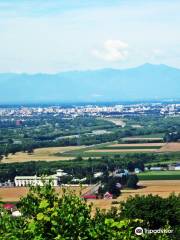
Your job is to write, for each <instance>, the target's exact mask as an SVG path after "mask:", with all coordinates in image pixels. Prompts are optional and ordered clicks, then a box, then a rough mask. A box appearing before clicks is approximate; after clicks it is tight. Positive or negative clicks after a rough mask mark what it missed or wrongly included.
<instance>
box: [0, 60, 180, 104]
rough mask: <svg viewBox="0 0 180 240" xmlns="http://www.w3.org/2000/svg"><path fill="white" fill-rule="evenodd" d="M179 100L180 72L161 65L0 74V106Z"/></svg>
mask: <svg viewBox="0 0 180 240" xmlns="http://www.w3.org/2000/svg"><path fill="white" fill-rule="evenodd" d="M179 98H180V69H177V68H173V67H170V66H167V65H162V64H160V65H153V64H144V65H141V66H139V67H135V68H128V69H100V70H87V71H69V72H60V73H56V74H45V73H38V74H25V73H22V74H17V73H1V74H0V104H4V103H35V102H41V103H43V102H44V103H47V102H59V103H60V102H103V101H106V102H107V101H138V100H142V99H143V100H150V99H154V100H158V99H179Z"/></svg>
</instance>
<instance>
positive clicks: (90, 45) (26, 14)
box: [0, 0, 180, 73]
mask: <svg viewBox="0 0 180 240" xmlns="http://www.w3.org/2000/svg"><path fill="white" fill-rule="evenodd" d="M179 13H180V1H179V0H171V1H169V0H0V72H1V73H4V72H15V73H21V72H25V73H40V72H44V73H57V72H61V71H69V70H87V69H100V68H130V67H135V66H138V65H141V64H144V63H147V62H148V63H153V64H166V65H170V66H173V67H177V68H180V14H179Z"/></svg>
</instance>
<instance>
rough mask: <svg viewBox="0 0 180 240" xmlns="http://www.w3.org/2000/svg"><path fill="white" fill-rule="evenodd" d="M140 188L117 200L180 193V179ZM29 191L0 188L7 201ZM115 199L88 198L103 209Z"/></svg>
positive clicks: (147, 183)
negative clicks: (136, 196) (137, 196)
mask: <svg viewBox="0 0 180 240" xmlns="http://www.w3.org/2000/svg"><path fill="white" fill-rule="evenodd" d="M138 185H139V186H140V188H138V189H134V190H122V194H121V195H120V196H119V197H118V198H117V199H116V201H118V202H121V201H126V199H127V198H128V197H129V196H135V195H136V194H138V195H148V194H153V195H156V194H158V195H159V196H161V197H168V196H169V195H170V194H171V193H173V192H174V193H175V194H179V193H180V180H171V181H166V180H164V181H161V180H159V181H140V182H139V184H138ZM67 189H69V190H71V191H74V192H75V193H76V194H77V195H79V194H80V191H81V192H82V194H83V193H86V192H88V191H89V190H90V187H83V188H82V189H81V188H80V187H66V190H67ZM27 192H28V188H25V187H18V188H17V187H16V188H0V199H1V201H6V202H16V201H19V199H20V198H21V197H23V196H26V194H27ZM56 192H57V193H59V194H60V195H62V188H56ZM113 201H114V200H113V199H110V200H107V199H106V200H105V199H97V200H88V203H91V202H92V203H93V204H94V209H95V207H99V208H101V209H110V208H111V206H112V202H113Z"/></svg>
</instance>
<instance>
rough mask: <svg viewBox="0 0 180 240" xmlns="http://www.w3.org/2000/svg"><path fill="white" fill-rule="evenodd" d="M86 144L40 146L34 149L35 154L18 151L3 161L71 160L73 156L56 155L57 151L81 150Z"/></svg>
mask: <svg viewBox="0 0 180 240" xmlns="http://www.w3.org/2000/svg"><path fill="white" fill-rule="evenodd" d="M82 148H84V146H68V147H48V148H38V149H35V150H34V153H33V154H27V153H24V152H18V153H16V154H15V155H12V154H10V155H9V156H8V158H7V159H6V158H4V159H3V160H2V161H1V162H2V163H12V162H29V161H58V160H69V159H72V157H68V156H56V155H55V154H56V153H65V152H67V151H73V150H80V149H82Z"/></svg>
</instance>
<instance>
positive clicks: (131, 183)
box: [127, 174, 139, 188]
mask: <svg viewBox="0 0 180 240" xmlns="http://www.w3.org/2000/svg"><path fill="white" fill-rule="evenodd" d="M138 181H139V180H138V176H137V175H136V174H130V175H129V176H128V179H127V187H128V188H137V183H138Z"/></svg>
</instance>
